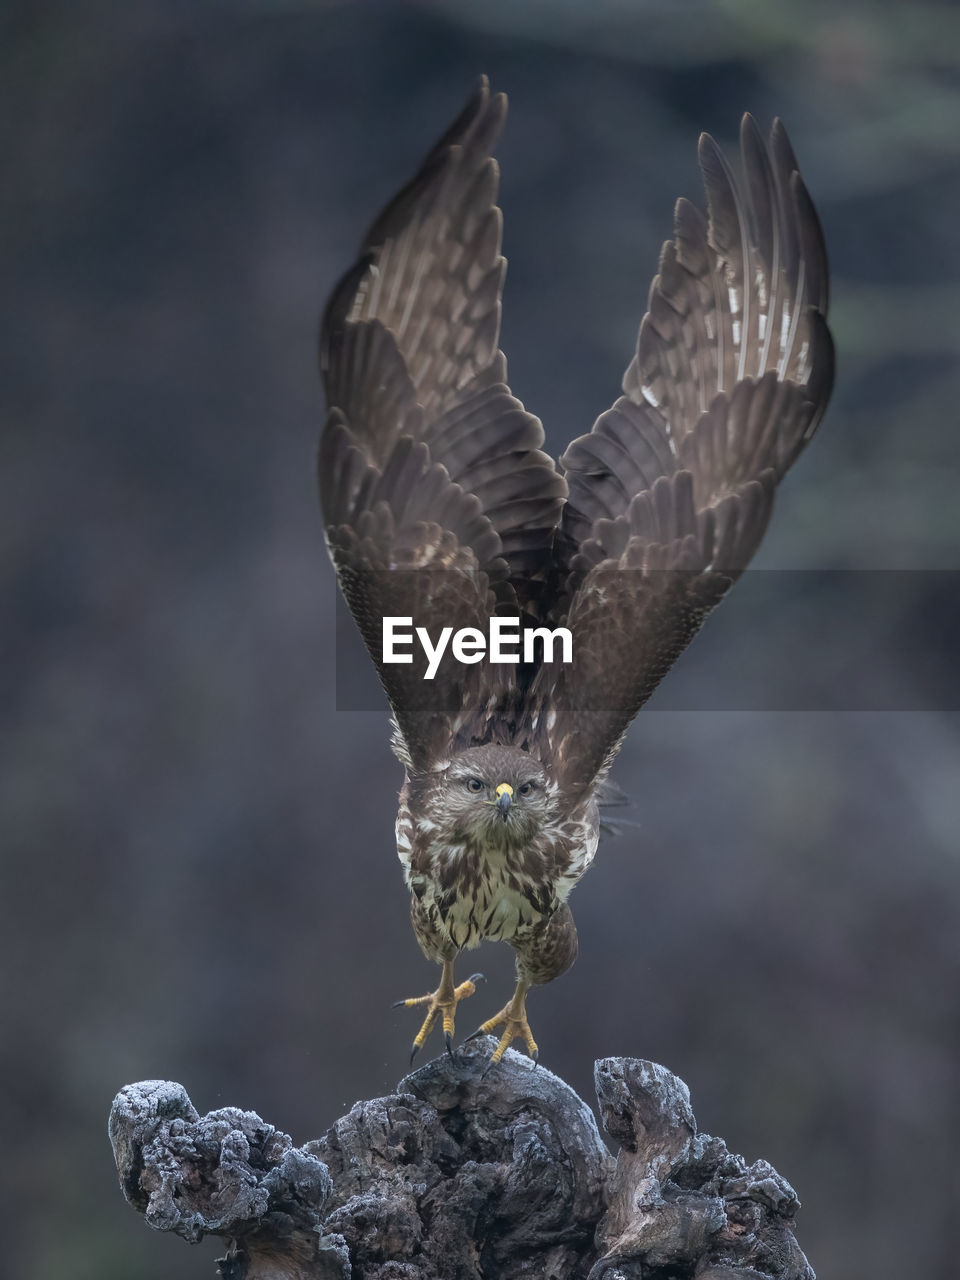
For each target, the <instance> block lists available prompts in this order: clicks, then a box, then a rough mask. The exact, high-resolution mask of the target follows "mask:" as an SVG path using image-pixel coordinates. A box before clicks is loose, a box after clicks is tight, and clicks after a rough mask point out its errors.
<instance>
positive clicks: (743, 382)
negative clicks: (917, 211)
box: [319, 79, 833, 1061]
mask: <svg viewBox="0 0 960 1280" xmlns="http://www.w3.org/2000/svg"><path fill="white" fill-rule="evenodd" d="M505 114H506V100H505V98H504V96H503V95H502V94H496V95H492V94H491V93H490V91H489V88H488V84H487V81H486V79H484V80H483V81H481V83H480V86H479V88H478V89H477V91H476V92H475V94H474V96H473V97H472V98H471V100H470V102H469V103H468V104H467V106H466V108H465V109H464V110H463V112H462V113H461V114H460V116H459V117H458V118H457V119H456V120H455V121H454V123H453V124H452V125H451V126H450V128H449V129H448V130H447V132H446V133H445V134H444V135H443V137H442V138H441V139H440V141H439V142H438V143H437V144H436V146H434V148H433V149H432V150H431V151H430V153H429V154H428V156H427V158H426V159H425V161H424V162H423V164H422V166H421V167H420V169H419V170H418V171H417V173H416V174H415V176H414V177H413V178H412V180H411V181H410V182H408V183H407V185H406V186H405V187H403V189H402V190H401V191H400V192H399V194H398V195H397V196H396V197H395V198H394V199H393V200H392V201H391V202H390V203H389V204H388V205H387V207H386V209H385V210H384V211H383V213H381V214H380V216H379V217H378V218H377V219H376V221H375V222H374V223H373V226H372V227H371V228H370V230H369V232H368V233H367V235H366V237H365V238H364V241H363V247H362V250H361V255H360V257H359V260H358V261H357V262H356V264H355V265H354V266H353V267H352V268H351V269H350V270H349V271H348V272H347V274H346V275H345V276H344V277H343V279H342V280H341V281H340V283H339V284H338V285H337V287H336V288H335V290H334V292H333V295H332V297H331V298H330V301H329V303H328V305H327V308H326V311H325V313H324V317H323V322H322V326H321V336H320V363H321V371H322V375H323V380H324V384H325V391H326V399H327V405H328V413H327V418H326V421H325V425H324V429H323V434H322V439H321V444H320V452H319V483H320V498H321V504H322V508H323V514H324V524H325V531H326V539H327V545H328V548H329V551H330V555H331V557H332V560H333V563H334V566H335V569H336V573H337V577H338V580H339V584H340V587H341V589H342V591H343V593H344V596H345V597H346V600H347V602H348V604H349V606H350V609H351V611H352V612H353V615H354V618H355V620H356V622H357V624H358V626H359V629H360V631H361V633H362V636H363V639H364V641H365V643H366V645H367V648H368V650H369V652H370V654H371V656H372V658H373V660H374V662H375V664H376V666H377V669H378V674H379V676H380V680H381V683H382V684H383V686H384V689H385V691H386V695H387V698H388V699H389V702H390V706H391V708H392V711H393V725H394V739H393V746H394V751H395V753H396V755H397V756H398V758H399V760H400V762H401V763H402V765H403V767H404V781H403V787H402V790H401V793H400V805H399V813H398V815H397V824H396V839H397V850H398V854H399V857H400V861H401V863H402V865H403V871H404V875H405V878H406V882H407V885H408V887H409V889H410V893H411V916H412V923H413V929H414V933H415V935H416V938H417V941H418V942H419V944H420V947H421V948H422V950H423V952H424V954H425V955H426V956H427V957H428V958H429V959H431V960H434V961H436V962H438V963H439V964H440V965H441V966H442V971H441V977H440V982H439V985H438V987H437V989H436V990H435V991H433V992H432V993H431V994H429V995H427V996H421V997H417V998H414V999H411V1000H405V1001H400V1002H398V1003H399V1004H406V1005H411V1006H415V1005H420V1006H423V1007H424V1010H425V1013H426V1017H425V1020H424V1022H423V1025H422V1026H421V1028H420V1031H419V1033H418V1034H417V1036H416V1039H415V1040H414V1045H413V1053H414V1054H415V1053H416V1052H417V1050H418V1049H419V1048H420V1047H421V1046H422V1045H423V1044H424V1042H425V1041H426V1039H427V1037H428V1035H429V1033H430V1031H431V1029H432V1028H433V1027H434V1026H435V1025H436V1024H437V1023H438V1022H439V1023H440V1025H441V1026H442V1029H443V1034H444V1039H445V1042H446V1046H447V1050H448V1051H451V1045H452V1041H453V1034H454V1015H455V1012H456V1009H457V1006H458V1004H459V1002H460V1001H461V1000H462V999H464V998H465V997H466V996H469V995H471V994H473V992H474V990H475V983H476V981H477V980H478V978H479V976H480V975H474V977H473V978H471V979H469V980H467V981H463V982H461V983H460V984H459V985H457V983H456V980H455V977H454V961H455V959H456V957H457V955H458V954H459V952H460V951H462V950H464V949H465V948H470V947H474V946H476V945H478V944H479V943H480V942H481V941H482V940H484V939H501V940H503V941H504V942H507V943H509V945H510V946H511V947H512V948H513V949H514V951H515V953H516V976H517V984H516V990H515V991H514V993H513V996H512V998H511V999H510V1000H509V1001H508V1002H507V1004H506V1005H504V1007H503V1008H502V1009H501V1010H500V1011H499V1013H497V1014H495V1015H494V1016H493V1017H492V1018H490V1019H489V1021H487V1022H484V1023H483V1025H482V1027H481V1028H480V1032H483V1033H487V1034H489V1033H491V1032H495V1031H497V1030H498V1029H500V1028H502V1034H501V1035H500V1036H499V1043H498V1046H497V1048H496V1050H495V1052H494V1053H493V1055H492V1060H493V1061H499V1060H500V1058H501V1057H502V1055H503V1053H504V1051H505V1049H506V1048H507V1046H508V1045H510V1044H511V1043H512V1041H513V1040H514V1039H522V1040H523V1041H524V1043H525V1045H526V1048H527V1051H528V1052H529V1054H530V1055H531V1056H532V1057H533V1059H534V1061H536V1059H537V1055H538V1050H537V1045H536V1042H535V1040H534V1037H533V1034H532V1032H531V1030H530V1024H529V1022H528V1019H527V1013H526V997H527V992H528V990H529V988H530V987H531V985H534V984H540V983H546V982H550V981H551V980H552V979H554V978H556V977H558V976H559V975H560V974H562V973H563V972H564V971H565V970H566V969H568V968H569V966H570V965H571V964H572V963H573V961H574V959H575V958H576V953H577V933H576V929H575V927H574V923H573V917H572V916H571V914H570V907H569V906H568V903H567V899H568V896H569V894H570V891H571V889H572V888H573V887H574V885H575V884H576V883H577V881H578V880H579V879H580V877H581V876H582V875H583V873H584V872H585V871H586V869H587V868H588V867H589V866H590V863H591V862H592V860H593V857H594V854H595V852H596V848H597V841H598V834H599V829H600V815H599V806H600V804H602V803H603V801H604V798H605V786H606V785H609V784H605V779H606V776H607V772H608V770H609V768H610V765H611V762H612V761H613V758H614V756H615V754H616V752H617V750H618V748H619V746H620V743H621V741H622V739H623V736H624V733H625V732H626V729H627V727H628V725H629V724H630V722H631V720H632V719H633V717H634V716H635V715H636V713H637V711H638V710H639V708H640V707H641V705H642V704H643V703H644V702H645V701H646V699H647V698H648V697H649V696H650V694H651V693H652V692H653V690H654V688H655V687H656V685H657V684H658V683H659V681H660V680H661V679H662V677H663V676H664V675H665V674H666V672H667V671H668V670H669V668H670V666H671V664H672V663H673V662H674V661H675V659H676V658H677V656H678V655H679V654H680V652H681V651H682V650H683V649H684V647H685V646H686V645H687V643H688V642H689V641H690V639H691V638H692V637H693V635H694V634H695V633H696V631H697V630H698V628H699V627H700V625H701V623H702V621H703V619H704V617H705V615H706V614H707V612H708V611H709V610H710V609H711V608H713V606H714V605H715V604H717V602H718V601H719V600H720V599H721V597H722V596H723V595H724V593H725V592H726V591H727V589H728V588H729V587H730V586H731V584H732V583H733V582H734V581H735V580H736V578H737V577H738V575H739V574H740V573H741V572H742V570H743V569H744V567H745V566H746V564H747V562H748V561H749V560H750V558H751V556H752V555H753V553H754V552H755V550H756V548H757V545H758V543H759V541H760V539H761V537H762V535H763V532H764V530H765V528H766V525H767V522H768V520H769V518H770V512H771V508H772V505H773V496H774V490H775V488H776V486H777V483H778V482H779V480H780V479H781V478H782V476H783V475H784V473H785V472H786V470H787V468H788V467H789V466H790V465H791V463H793V461H794V460H795V459H796V457H797V456H798V454H799V453H800V451H801V450H802V449H803V447H804V445H805V444H806V443H807V441H808V440H809V439H810V437H811V436H812V435H813V432H814V431H815V429H816V427H817V425H818V423H819V421H820V418H821V416H822V414H823V411H824V408H825V407H826V403H827V400H828V398H829V395H830V390H831V385H832V380H833V344H832V341H831V337H830V333H829V330H828V328H827V324H826V318H825V317H826V313H827V296H828V284H827V262H826V253H825V249H824V242H823V235H822V232H821V229H820V225H819V222H818V219H817V215H816V213H815V211H814V208H813V205H812V203H811V201H810V197H809V196H808V194H807V191H806V188H805V187H804V184H803V181H802V180H801V177H800V173H799V170H798V168H797V162H796V159H795V157H794V154H793V151H792V149H791V146H790V143H789V141H788V139H787V134H786V131H785V130H784V128H783V125H782V124H781V123H780V122H779V121H774V124H773V127H772V129H771V131H770V135H769V137H768V138H767V139H764V138H763V137H762V135H761V134H760V132H759V130H758V127H757V125H756V124H755V122H754V120H753V119H752V118H751V117H750V116H749V115H748V116H745V117H744V118H743V122H742V126H741V131H740V172H739V174H737V173H735V172H734V170H733V169H732V168H731V166H730V164H729V163H728V162H727V160H726V158H725V157H724V156H723V154H722V153H721V151H720V150H719V148H718V147H717V145H716V143H715V142H714V141H713V139H712V138H710V137H709V136H708V135H706V134H704V135H703V136H702V137H701V138H700V146H699V160H700V167H701V170H702V173H703V180H704V185H705V188H706V197H707V213H706V215H704V214H703V213H701V212H700V211H699V210H698V209H697V208H696V207H695V206H694V205H693V204H691V203H690V202H689V201H687V200H685V199H681V200H680V201H678V203H677V205H676V210H675V221H674V233H673V238H672V239H670V240H668V241H667V242H666V244H665V245H664V246H663V250H662V252H661V255H660V263H659V269H658V272H657V275H656V276H655V278H654V280H653V284H652V286H651V289H650V295H649V299H648V302H647V313H646V315H645V316H644V318H643V321H642V323H641V325H640V331H639V337H638V341H637V348H636V353H635V354H634V356H633V359H632V360H631V361H630V364H629V366H628V367H627V370H626V373H625V375H624V378H623V388H622V390H623V394H622V395H621V396H620V397H619V398H618V399H616V400H615V401H614V403H613V405H612V407H611V408H609V409H607V410H606V412H604V413H602V414H601V415H600V417H599V418H598V419H597V421H596V422H595V424H594V426H593V429H592V430H591V431H590V432H589V433H588V434H586V435H583V436H580V437H579V438H578V439H576V440H574V441H573V443H572V444H571V445H570V446H569V447H568V448H567V450H566V452H565V453H564V454H563V456H562V458H561V459H560V462H559V466H558V465H556V464H555V463H554V461H553V459H552V458H551V457H549V456H548V455H547V454H546V453H544V452H543V451H542V449H541V446H542V444H543V441H544V435H543V429H542V426H541V424H540V421H539V419H538V418H536V417H534V416H533V415H532V414H531V413H528V412H527V411H526V410H525V409H524V407H523V405H522V404H521V403H520V401H519V400H517V399H516V398H515V397H514V396H513V395H512V394H511V392H510V389H509V387H508V385H507V371H506V361H505V359H504V356H503V353H502V352H501V351H500V350H499V346H498V337H499V329H500V300H501V294H502V290H503V280H504V271H505V266H506V264H505V260H504V258H503V256H502V255H501V252H500V244H501V213H500V209H499V208H498V207H497V204H496V199H497V181H498V169H497V164H496V161H495V160H494V159H493V157H492V154H491V153H492V150H493V148H494V146H495V144H496V142H497V139H498V137H499V135H500V132H501V130H502V127H503V124H504V118H505ZM384 617H393V618H400V617H402V618H404V619H405V620H407V621H411V620H412V624H413V625H422V626H423V627H424V629H425V631H426V632H427V633H428V634H429V635H430V637H432V638H433V640H434V641H435V640H436V637H437V635H438V633H439V632H440V630H441V628H444V627H451V628H454V629H458V628H468V627H472V628H475V629H476V630H477V631H479V632H485V631H486V630H487V627H488V624H489V622H490V619H491V618H494V617H504V618H506V617H509V618H516V619H519V623H518V626H519V627H520V628H522V633H525V632H527V631H529V630H530V629H532V628H537V627H546V628H548V629H552V628H556V627H558V626H561V625H562V626H564V627H565V628H567V630H568V631H569V633H570V636H571V638H572V653H571V655H570V660H569V661H556V660H555V661H547V660H546V659H547V656H548V655H547V654H546V652H545V646H544V652H542V653H541V654H540V656H539V658H538V657H537V656H534V657H533V658H532V660H530V661H521V662H516V663H504V662H501V663H494V662H490V661H475V660H472V659H471V658H466V657H464V658H463V659H462V660H460V661H458V660H456V658H455V656H454V655H453V654H451V653H449V652H448V653H446V654H445V655H444V658H443V661H442V662H441V664H440V666H439V668H438V670H437V671H436V674H435V675H434V677H433V678H432V679H426V678H425V676H426V674H427V671H426V666H427V664H426V657H425V655H424V654H418V653H416V652H413V653H410V654H407V660H406V661H394V662H388V661H386V659H385V651H384V647H383V619H384ZM555 656H556V655H554V657H555ZM480 1032H477V1033H475V1034H480ZM412 1056H413V1055H411V1057H412Z"/></svg>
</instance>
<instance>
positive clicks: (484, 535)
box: [319, 80, 566, 767]
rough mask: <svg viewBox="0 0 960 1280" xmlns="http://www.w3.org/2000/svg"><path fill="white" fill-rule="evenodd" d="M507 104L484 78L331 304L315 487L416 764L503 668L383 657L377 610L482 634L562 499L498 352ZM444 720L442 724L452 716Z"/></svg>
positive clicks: (535, 555) (534, 564) (522, 599)
mask: <svg viewBox="0 0 960 1280" xmlns="http://www.w3.org/2000/svg"><path fill="white" fill-rule="evenodd" d="M505 113H506V100H505V98H504V97H503V95H502V94H498V95H496V96H493V97H491V95H490V93H489V90H488V87H487V83H486V80H484V81H483V82H482V83H481V85H480V87H479V89H478V90H477V92H476V94H475V95H474V96H473V98H472V99H471V101H470V102H469V103H468V105H467V107H466V108H465V110H464V111H463V113H462V114H461V115H460V117H459V118H458V119H457V120H456V121H455V122H454V124H453V125H452V126H451V127H450V129H449V130H448V131H447V133H446V134H445V135H444V136H443V138H441V140H440V141H439V142H438V143H437V145H436V146H435V147H434V148H433V150H432V151H431V152H430V154H429V155H428V156H427V159H426V160H425V161H424V163H423V165H422V166H421V168H420V170H419V172H418V173H417V174H416V176H415V177H414V178H413V180H412V181H411V182H410V183H409V184H408V185H407V186H406V187H404V189H403V190H402V191H401V192H400V193H399V195H397V196H396V198H395V199H394V200H393V201H391V203H390V204H389V205H388V206H387V208H386V209H385V210H384V212H383V213H382V214H381V215H380V217H379V218H378V219H377V220H376V222H375V223H374V225H373V226H372V227H371V229H370V231H369V232H368V234H367V236H366V237H365V240H364V246H363V250H362V254H361V257H360V260H359V261H358V262H357V264H356V265H355V266H354V267H353V268H352V269H351V270H350V271H349V272H348V273H347V274H346V275H345V276H344V278H343V279H342V280H341V282H340V283H339V285H338V286H337V288H336V289H335V290H334V293H333V295H332V297H331V299H330V301H329V303H328V305H327V309H326V313H325V315H324V320H323V325H322V328H321V336H320V362H321V369H322V371H323V375H324V382H325V388H326V395H327V404H328V417H327V422H326V426H325V428H324V432H323V437H322V440H321V446H320V460H319V469H320V497H321V504H322V507H323V513H324V519H325V523H326V529H327V539H328V545H329V547H330V552H331V555H332V558H333V561H334V564H335V566H336V569H337V574H338V577H339V580H340V584H341V586H342V588H343V590H344V594H345V596H346V598H347V600H348V603H349V605H350V608H351V610H352V612H353V614H354V617H355V618H356V620H357V623H358V625H359V627H360V630H361V632H362V633H363V636H364V640H365V641H366V643H367V647H368V649H369V650H370V653H371V655H372V656H373V658H374V661H375V662H376V664H377V667H378V670H379V673H380V677H381V680H382V682H383V684H384V687H385V689H386V691H387V695H388V697H389V699H390V703H391V706H392V707H393V711H394V715H395V718H396V720H397V723H398V726H399V729H400V733H401V735H402V737H403V740H404V742H405V744H406V749H407V752H408V754H409V756H410V758H411V760H412V762H413V763H414V764H415V766H416V767H422V766H424V765H425V764H428V763H429V762H430V761H431V760H432V759H435V758H436V756H437V754H438V753H442V752H444V751H445V750H446V749H447V747H448V745H449V737H450V734H451V732H459V731H460V730H461V729H463V728H464V724H463V720H464V717H463V716H459V717H458V716H457V709H458V708H459V707H460V706H461V704H462V705H463V706H464V707H470V706H474V707H477V706H480V705H481V704H485V703H486V701H487V700H488V698H489V690H488V688H487V686H488V685H489V684H490V683H491V682H493V683H497V682H505V681H506V678H507V672H508V671H509V669H508V668H500V669H499V671H498V670H496V669H494V668H490V667H488V666H487V665H486V664H483V665H482V667H477V668H473V667H470V668H465V667H463V666H461V665H459V664H453V663H452V662H449V661H448V662H446V663H445V664H444V666H443V667H442V668H441V670H440V672H439V673H438V675H437V677H436V679H435V680H434V681H433V682H432V683H429V684H428V683H426V682H424V680H423V672H424V666H425V663H423V662H422V661H415V662H413V663H412V664H410V665H390V664H385V663H383V662H382V660H381V658H382V655H381V625H382V617H383V615H384V614H385V613H386V614H387V615H398V616H412V617H413V618H414V625H423V626H426V627H427V629H428V631H429V632H430V634H431V636H432V637H433V638H434V639H435V638H436V635H437V633H438V632H439V631H440V629H441V627H446V626H452V627H454V628H455V629H459V628H460V627H463V626H478V627H480V628H481V629H485V627H486V621H487V619H488V617H489V615H490V613H491V612H493V611H494V610H495V609H498V608H499V609H500V610H503V611H506V612H511V613H516V612H517V611H518V603H519V606H520V607H523V606H524V605H525V603H526V600H527V596H528V593H529V590H530V588H529V586H528V584H529V583H531V582H534V583H535V582H537V581H538V580H542V579H543V577H544V576H545V573H546V570H547V568H548V566H549V563H550V553H551V544H552V540H553V534H554V530H555V526H556V524H557V521H558V519H559V514H560V508H561V505H562V501H563V497H564V495H565V493H566V486H565V484H564V481H563V479H562V478H561V477H560V476H559V474H558V473H557V470H556V468H555V466H554V463H553V460H552V459H551V458H549V457H548V456H547V455H546V454H545V453H543V452H541V450H540V445H541V444H542V443H543V428H542V427H541V424H540V422H539V420H538V419H537V418H535V417H533V415H532V414H529V413H527V412H526V411H525V410H524V408H523V406H522V404H521V403H520V402H519V401H518V400H516V399H515V398H514V397H513V396H512V395H511V394H510V390H509V388H508V387H507V385H506V362H505V360H504V357H503V355H502V353H501V352H500V351H499V349H498V345H497V344H498V337H499V330H500V295H501V291H502V287H503V277H504V271H505V267H506V263H505V261H504V258H503V256H502V255H501V253H500V233H501V216H500V210H499V209H498V208H497V206H496V192H497V165H496V161H495V160H494V159H493V158H492V156H491V154H490V152H491V149H492V147H493V146H494V144H495V142H496V140H497V138H498V137H499V135H500V132H501V130H502V127H503V121H504V117H505ZM451 717H452V719H451Z"/></svg>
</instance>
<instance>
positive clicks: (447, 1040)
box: [443, 1031, 453, 1058]
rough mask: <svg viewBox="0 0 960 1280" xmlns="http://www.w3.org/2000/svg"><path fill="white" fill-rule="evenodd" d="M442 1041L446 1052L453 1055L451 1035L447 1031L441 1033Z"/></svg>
mask: <svg viewBox="0 0 960 1280" xmlns="http://www.w3.org/2000/svg"><path fill="white" fill-rule="evenodd" d="M443 1043H444V1044H445V1045H446V1046H447V1053H448V1054H449V1055H450V1057H451V1058H452V1057H453V1036H452V1035H451V1034H450V1032H449V1031H445V1032H444V1033H443Z"/></svg>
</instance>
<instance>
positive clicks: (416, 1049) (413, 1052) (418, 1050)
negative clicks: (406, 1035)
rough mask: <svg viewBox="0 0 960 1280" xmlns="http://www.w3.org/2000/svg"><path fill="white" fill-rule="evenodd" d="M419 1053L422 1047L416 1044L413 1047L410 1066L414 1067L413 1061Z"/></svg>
mask: <svg viewBox="0 0 960 1280" xmlns="http://www.w3.org/2000/svg"><path fill="white" fill-rule="evenodd" d="M419 1052H420V1046H419V1045H418V1044H415V1045H414V1046H413V1048H412V1049H411V1050H410V1065H411V1067H412V1066H413V1060H414V1058H415V1057H416V1056H417V1054H418V1053H419Z"/></svg>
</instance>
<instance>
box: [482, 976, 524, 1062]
mask: <svg viewBox="0 0 960 1280" xmlns="http://www.w3.org/2000/svg"><path fill="white" fill-rule="evenodd" d="M500 1026H502V1027H503V1034H502V1035H501V1036H500V1040H499V1043H498V1044H497V1047H496V1049H494V1051H493V1053H492V1054H491V1056H490V1065H491V1066H493V1064H494V1063H496V1062H499V1061H500V1059H501V1058H502V1057H503V1055H504V1054H505V1053H506V1051H507V1049H508V1048H509V1047H510V1045H511V1044H512V1043H513V1041H514V1040H522V1041H523V1042H524V1044H525V1045H526V1046H527V1053H529V1055H530V1057H531V1058H532V1059H533V1065H534V1066H536V1065H537V1063H538V1062H539V1060H540V1050H539V1049H538V1048H537V1042H536V1040H534V1038H533V1032H532V1031H531V1030H530V1023H529V1022H528V1021H527V993H526V989H525V988H521V987H518V988H517V990H516V992H515V993H514V997H513V999H512V1000H511V1001H510V1003H509V1004H507V1005H504V1007H503V1008H502V1009H501V1010H500V1012H499V1013H496V1014H494V1016H493V1017H492V1018H488V1019H487V1021H486V1022H485V1023H484V1024H483V1026H482V1027H478V1028H477V1030H476V1031H475V1032H474V1033H473V1035H472V1036H468V1037H467V1039H468V1040H474V1039H476V1037H477V1036H489V1035H492V1034H493V1033H494V1031H495V1030H496V1028H497V1027H500Z"/></svg>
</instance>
